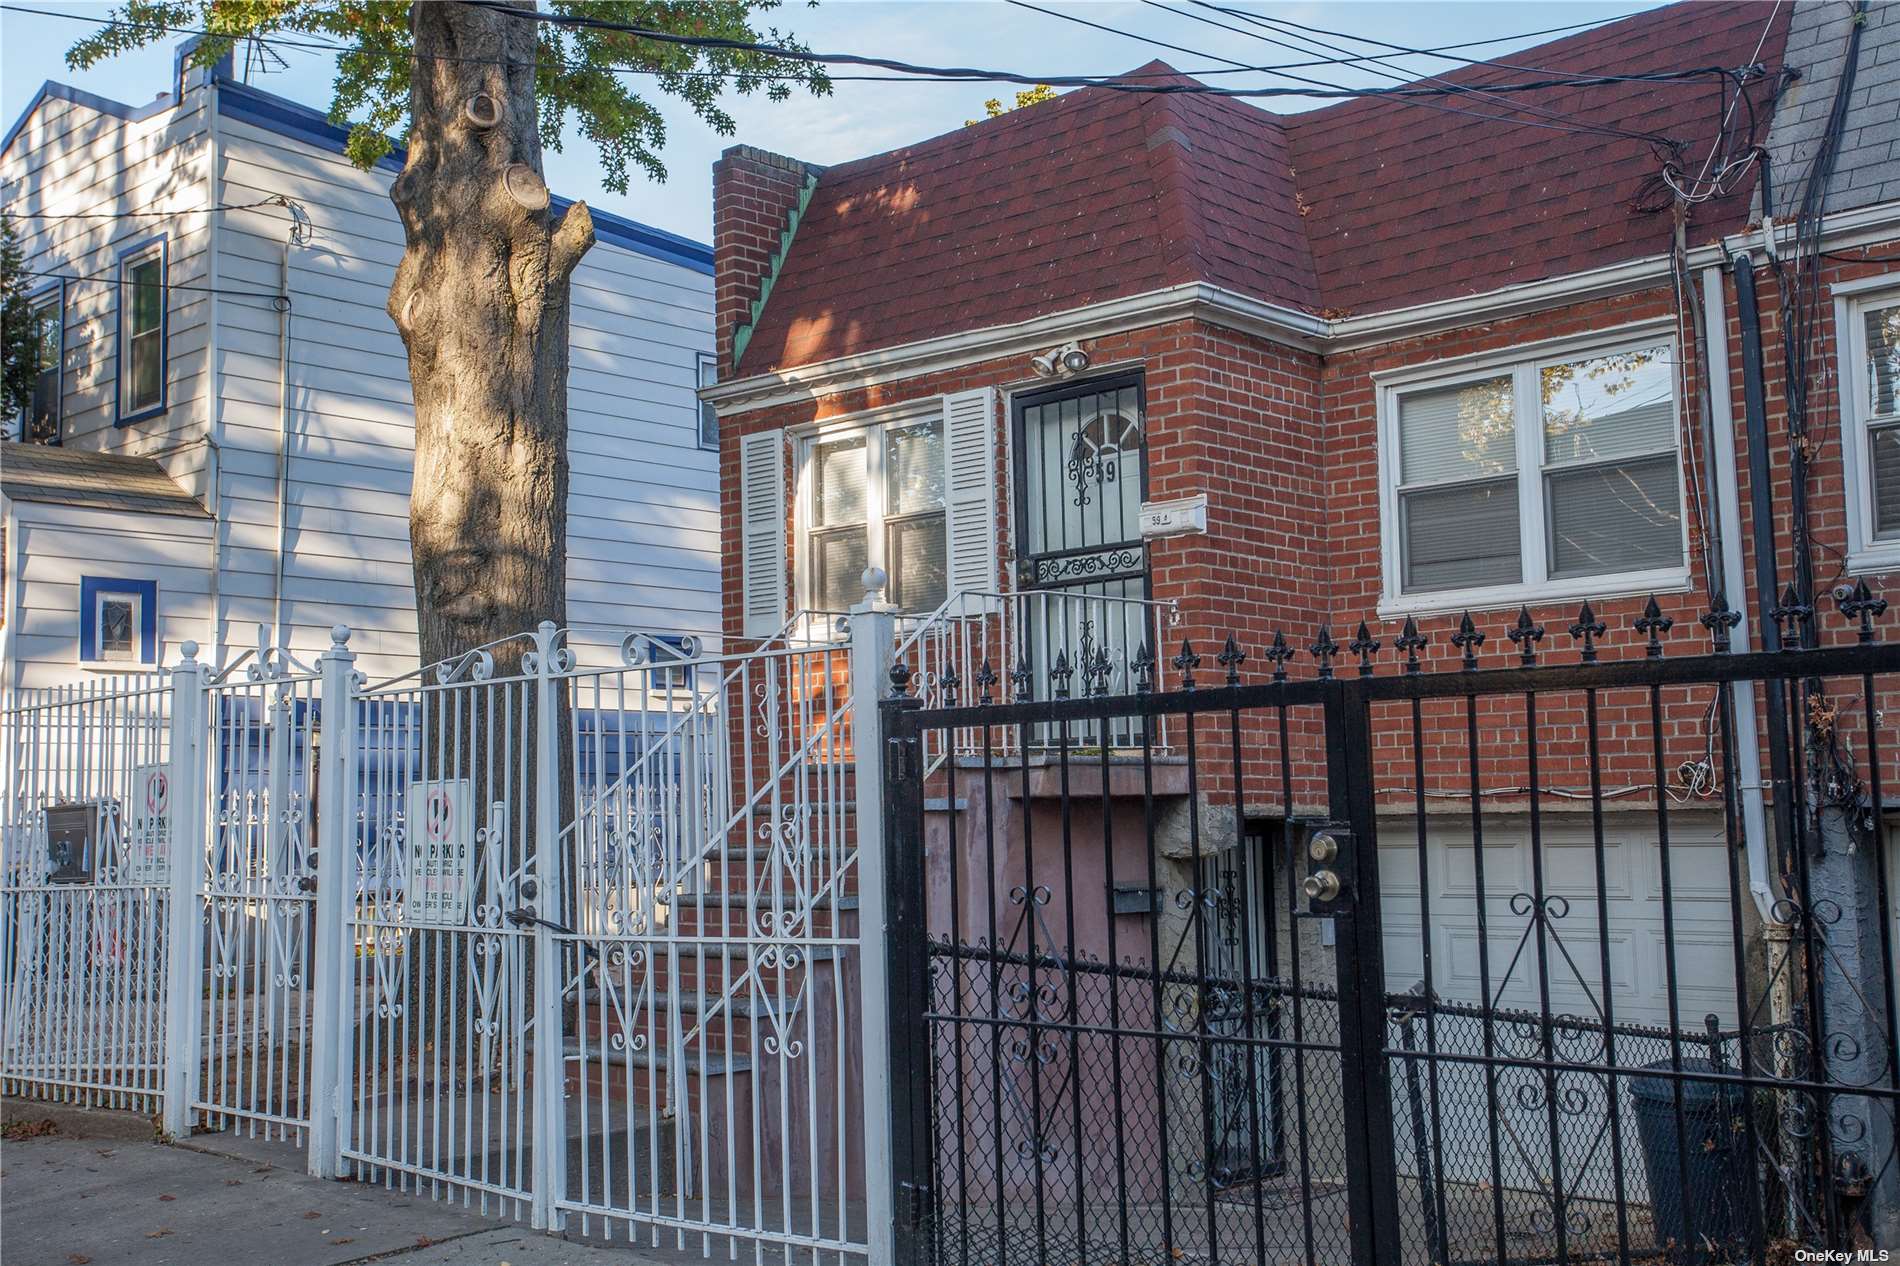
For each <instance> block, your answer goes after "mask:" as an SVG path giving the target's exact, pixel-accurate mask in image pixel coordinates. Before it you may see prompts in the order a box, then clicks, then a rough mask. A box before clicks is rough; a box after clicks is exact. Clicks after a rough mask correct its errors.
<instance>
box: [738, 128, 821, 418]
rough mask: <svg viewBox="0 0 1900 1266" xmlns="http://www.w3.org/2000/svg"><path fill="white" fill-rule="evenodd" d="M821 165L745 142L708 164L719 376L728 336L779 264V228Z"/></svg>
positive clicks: (788, 221)
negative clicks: (711, 182) (711, 201)
mask: <svg viewBox="0 0 1900 1266" xmlns="http://www.w3.org/2000/svg"><path fill="white" fill-rule="evenodd" d="M822 170H823V169H822V168H820V167H815V166H813V165H812V164H810V163H801V162H799V161H798V160H797V159H796V158H787V157H786V156H785V155H783V154H773V153H770V152H769V151H766V150H762V149H757V148H755V147H753V146H751V145H734V146H733V147H732V148H730V149H728V150H727V151H726V152H725V153H723V154H721V155H720V156H719V161H718V162H716V163H714V164H713V296H714V311H715V318H714V319H715V323H716V326H717V334H718V338H719V377H720V378H721V379H722V380H724V379H726V378H730V377H731V376H732V363H733V359H734V356H733V334H734V332H735V331H736V330H737V329H738V327H739V326H740V325H742V324H744V323H746V322H749V321H750V320H751V319H752V303H753V301H754V300H755V299H757V298H758V297H759V289H760V286H761V283H763V282H764V281H765V279H766V277H767V275H768V274H770V273H772V272H774V271H775V270H776V269H777V267H778V264H779V262H780V261H779V258H778V256H779V251H780V248H781V246H782V245H783V242H784V235H785V229H786V227H787V226H788V225H790V224H791V223H792V218H793V215H794V214H795V212H797V211H798V210H800V209H802V206H803V203H804V200H805V197H806V193H805V190H806V187H807V185H808V184H810V182H812V181H813V180H815V179H816V178H817V175H818V173H819V172H820V171H822Z"/></svg>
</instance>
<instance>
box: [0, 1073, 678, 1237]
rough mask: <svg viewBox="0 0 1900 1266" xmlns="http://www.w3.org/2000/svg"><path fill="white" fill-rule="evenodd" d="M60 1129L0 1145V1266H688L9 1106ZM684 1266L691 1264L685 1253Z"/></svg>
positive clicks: (132, 1129) (144, 1133)
mask: <svg viewBox="0 0 1900 1266" xmlns="http://www.w3.org/2000/svg"><path fill="white" fill-rule="evenodd" d="M7 1107H8V1112H7V1115H8V1117H9V1118H13V1119H16V1120H19V1119H24V1120H27V1121H33V1120H37V1119H40V1118H50V1119H53V1120H54V1121H55V1122H56V1123H57V1124H58V1126H59V1132H58V1133H54V1134H47V1135H44V1136H40V1137H31V1138H22V1137H18V1134H20V1133H22V1131H20V1130H18V1128H17V1127H16V1128H15V1130H14V1131H13V1132H12V1133H13V1134H14V1135H15V1137H13V1138H12V1139H10V1140H8V1141H0V1260H4V1261H5V1262H6V1263H7V1266H88V1264H90V1266H252V1264H253V1263H256V1264H258V1266H265V1264H269V1266H276V1264H278V1263H282V1264H283V1266H345V1263H352V1262H367V1261H378V1262H385V1261H386V1262H391V1263H394V1264H395V1266H441V1264H444V1263H454V1264H455V1266H659V1264H660V1263H677V1262H680V1261H684V1260H688V1259H687V1258H684V1257H681V1256H678V1255H673V1254H667V1253H654V1252H652V1251H649V1250H639V1249H631V1248H628V1247H625V1246H624V1245H619V1244H616V1245H614V1246H612V1247H607V1246H602V1245H599V1244H583V1243H576V1242H574V1241H571V1240H566V1239H561V1238H557V1237H554V1236H549V1235H543V1234H541V1233H540V1232H538V1231H531V1230H529V1229H528V1227H527V1226H526V1224H525V1223H516V1222H509V1221H503V1220H501V1219H499V1218H496V1217H492V1216H484V1215H482V1214H481V1213H479V1212H478V1211H476V1210H474V1209H464V1208H462V1207H461V1205H459V1204H453V1205H451V1204H449V1203H447V1202H446V1201H435V1200H430V1199H427V1198H417V1197H413V1196H405V1195H403V1194H401V1193H400V1192H394V1191H386V1190H384V1189H383V1188H380V1187H367V1186H359V1185H356V1184H353V1183H344V1182H323V1181H320V1180H318V1179H315V1178H311V1177H310V1176H309V1175H307V1174H306V1173H304V1171H303V1167H302V1166H303V1158H302V1154H301V1152H299V1151H297V1150H296V1149H294V1148H291V1147H288V1146H283V1145H270V1146H262V1145H260V1144H258V1143H256V1142H246V1143H244V1144H242V1145H239V1146H221V1145H220V1142H221V1141H220V1138H219V1136H216V1135H212V1136H209V1137H201V1138H196V1139H193V1140H192V1143H191V1144H190V1145H188V1146H176V1147H174V1146H168V1145H166V1144H163V1143H157V1142H153V1141H152V1131H151V1126H150V1124H149V1123H148V1122H146V1121H144V1120H142V1119H140V1118H137V1117H130V1116H127V1115H125V1114H118V1113H91V1112H85V1113H82V1112H73V1111H70V1110H58V1109H50V1108H49V1109H46V1110H44V1111H41V1110H40V1109H39V1108H38V1107H37V1106H36V1105H20V1104H17V1103H9V1104H8V1105H7ZM692 1260H698V1258H697V1255H696V1254H695V1255H694V1256H693V1258H692Z"/></svg>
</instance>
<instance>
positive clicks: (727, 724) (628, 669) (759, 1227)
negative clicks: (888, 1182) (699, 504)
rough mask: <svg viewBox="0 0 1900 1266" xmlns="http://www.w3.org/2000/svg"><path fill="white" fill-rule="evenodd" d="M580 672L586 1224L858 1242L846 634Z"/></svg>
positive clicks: (786, 1247)
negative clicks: (839, 638) (838, 639)
mask: <svg viewBox="0 0 1900 1266" xmlns="http://www.w3.org/2000/svg"><path fill="white" fill-rule="evenodd" d="M625 650H626V651H627V654H626V655H625V656H624V658H625V660H626V661H627V662H625V663H623V664H620V665H616V666H613V667H611V668H604V669H586V668H582V669H577V670H571V671H569V672H567V674H566V677H567V680H566V689H567V690H568V692H569V694H568V697H569V699H570V701H571V705H572V706H571V710H570V717H569V725H570V732H569V735H568V737H569V739H570V741H571V743H572V750H573V751H574V752H575V754H576V755H575V760H574V763H573V769H572V771H571V778H572V789H573V790H572V803H573V805H574V810H575V811H574V813H573V815H572V817H571V818H570V819H569V820H568V822H567V823H566V824H565V825H564V827H563V828H562V831H561V837H560V840H561V843H560V852H561V855H562V857H563V860H564V864H568V865H570V867H571V870H570V874H569V883H568V885H567V887H566V890H565V901H564V903H563V904H564V916H563V917H564V920H565V921H566V922H567V925H568V926H567V928H565V929H563V931H562V932H561V933H560V934H559V935H558V937H557V940H558V941H559V943H560V945H561V948H562V958H561V963H562V967H563V972H562V981H563V987H564V989H565V990H566V996H565V997H564V998H563V1006H562V1012H563V1015H564V1017H566V1018H567V1022H568V1032H569V1035H570V1036H569V1040H568V1042H569V1044H568V1057H569V1058H568V1096H569V1097H568V1104H569V1111H568V1117H567V1121H566V1123H565V1124H566V1126H567V1129H568V1137H569V1140H570V1148H569V1152H570V1161H569V1172H568V1174H567V1185H566V1191H565V1193H564V1195H563V1198H562V1199H561V1201H560V1202H559V1207H560V1208H561V1209H562V1210H564V1211H566V1212H568V1213H572V1214H578V1215H579V1223H580V1228H581V1229H582V1230H583V1231H592V1230H596V1229H598V1230H600V1231H603V1232H605V1233H606V1234H607V1235H609V1236H612V1235H614V1234H616V1232H618V1233H620V1234H624V1235H626V1236H627V1237H628V1238H629V1239H636V1238H645V1239H646V1240H648V1242H650V1243H653V1244H658V1243H660V1242H661V1241H662V1240H668V1241H671V1242H672V1243H673V1244H674V1245H675V1246H676V1247H679V1248H687V1247H692V1246H696V1247H699V1248H700V1249H702V1250H703V1251H705V1252H708V1253H710V1252H714V1251H718V1252H721V1253H722V1254H723V1253H730V1252H733V1251H736V1250H737V1249H738V1248H740V1247H742V1246H746V1247H751V1246H756V1245H760V1244H769V1245H772V1246H776V1247H777V1248H779V1249H780V1250H781V1251H783V1252H785V1253H787V1255H788V1256H789V1257H792V1258H794V1259H799V1260H805V1259H809V1260H814V1261H816V1260H820V1259H829V1260H837V1259H838V1258H839V1257H841V1256H843V1255H847V1254H852V1255H855V1254H860V1253H862V1252H863V1251H864V1245H865V1236H866V1232H865V1224H864V1214H863V1206H862V1192H863V1187H864V1158H863V1155H862V1147H861V1143H860V1142H859V1140H861V1139H862V1138H863V1136H864V1134H863V1121H864V1115H863V1089H862V1074H861V1058H860V1050H859V1046H858V1043H857V1041H856V1032H857V1029H856V1018H857V1016H856V1005H855V1004H856V999H857V983H858V980H859V971H860V963H859V958H858V948H859V941H858V927H857V916H858V899H857V889H858V867H857V856H858V855H857V845H858V841H857V835H856V830H855V818H854V807H855V802H854V796H855V792H856V784H855V779H854V776H853V749H852V735H851V702H850V699H851V696H850V690H849V662H848V661H849V657H850V656H849V648H848V647H847V646H845V645H844V644H827V645H817V646H812V645H802V646H801V645H774V646H769V647H767V648H766V649H763V650H760V651H757V652H754V653H751V654H748V655H745V656H735V657H706V658H689V657H683V656H678V655H674V654H669V653H668V652H667V649H666V648H665V647H664V646H663V645H661V644H657V643H646V644H642V643H641V642H640V641H639V640H637V639H636V640H630V642H629V643H628V644H627V646H626V647H625Z"/></svg>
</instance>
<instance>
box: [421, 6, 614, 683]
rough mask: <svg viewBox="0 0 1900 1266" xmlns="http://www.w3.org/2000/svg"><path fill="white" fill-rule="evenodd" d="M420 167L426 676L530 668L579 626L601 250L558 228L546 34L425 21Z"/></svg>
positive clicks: (457, 20) (574, 223)
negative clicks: (576, 323)
mask: <svg viewBox="0 0 1900 1266" xmlns="http://www.w3.org/2000/svg"><path fill="white" fill-rule="evenodd" d="M410 24H411V28H412V30H413V33H414V41H415V52H416V64H415V68H414V70H413V72H412V74H411V87H410V111H411V118H412V130H411V132H410V136H409V153H408V161H407V162H406V163H405V164H404V166H403V170H402V174H401V175H400V176H398V177H397V178H396V182H395V186H394V188H393V189H392V190H391V191H390V196H391V198H392V200H393V201H394V202H395V204H396V209H397V211H398V212H399V213H400V215H401V217H402V224H403V233H404V236H405V239H406V243H407V249H406V250H405V251H404V253H403V258H402V263H401V264H400V265H398V267H397V269H396V280H395V282H394V284H393V285H392V286H391V287H390V291H389V315H390V317H391V318H392V319H393V320H394V321H395V323H396V328H397V330H398V331H399V332H400V333H401V334H402V340H403V345H404V346H405V347H406V348H407V349H408V352H409V382H410V387H411V391H412V394H413V396H414V399H415V419H416V449H415V476H414V483H413V485H412V490H411V493H410V500H409V536H410V544H411V548H412V550H413V553H414V559H415V589H416V623H417V630H418V634H419V640H420V643H421V652H422V661H421V662H422V663H424V664H430V663H434V662H436V661H438V660H443V659H447V658H450V657H452V656H455V655H459V654H461V653H463V652H466V651H468V650H471V649H473V648H475V647H477V646H481V645H483V644H485V643H490V642H495V641H497V640H498V639H502V638H511V639H512V640H510V641H508V642H506V643H504V644H502V645H498V646H495V647H494V648H493V650H494V654H495V659H496V670H497V673H498V674H501V673H512V672H514V671H516V670H517V669H518V667H519V663H520V658H521V654H522V652H523V651H524V650H526V649H527V643H526V642H525V640H523V639H520V638H516V637H514V635H515V634H520V633H525V632H527V631H530V630H532V629H533V628H534V627H535V625H536V624H537V623H538V622H540V621H542V620H552V621H554V622H555V623H556V624H559V625H565V624H566V622H567V593H566V580H567V566H566V557H567V338H568V291H569V285H568V283H569V278H570V277H571V276H572V274H573V272H574V268H575V266H576V265H577V264H579V262H580V259H581V256H582V255H583V254H585V253H586V251H587V249H588V248H589V247H590V246H592V245H593V244H594V223H593V218H592V216H590V215H589V214H588V211H587V207H586V205H585V204H584V203H578V202H577V203H574V204H573V205H572V206H570V207H569V208H568V209H567V212H566V214H564V215H562V216H560V217H559V219H558V221H557V220H556V218H555V217H554V216H553V215H552V214H551V212H550V209H549V200H548V189H547V184H546V182H545V180H544V179H543V178H542V171H541V138H540V133H539V130H538V126H537V118H536V109H535V93H534V63H535V56H536V40H535V36H536V32H535V24H534V23H533V22H531V21H528V20H525V19H522V18H517V17H508V16H505V15H503V14H500V13H497V12H496V11H494V10H493V9H489V8H486V7H482V6H478V5H470V4H462V3H440V2H435V3H418V4H415V5H412V6H411V9H410Z"/></svg>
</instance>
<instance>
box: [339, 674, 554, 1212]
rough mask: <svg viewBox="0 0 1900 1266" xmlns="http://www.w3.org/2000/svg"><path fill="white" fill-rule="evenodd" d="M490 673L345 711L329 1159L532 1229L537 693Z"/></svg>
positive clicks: (387, 693)
mask: <svg viewBox="0 0 1900 1266" xmlns="http://www.w3.org/2000/svg"><path fill="white" fill-rule="evenodd" d="M533 661H534V656H533V653H532V652H530V653H529V655H528V656H527V663H526V667H527V669H528V670H529V672H530V673H532V671H533ZM492 663H493V660H492V658H491V657H489V656H487V655H474V656H469V657H467V658H465V659H463V660H461V661H459V662H457V663H456V664H453V665H445V666H442V667H440V668H430V669H425V670H423V671H421V672H418V673H412V674H409V675H407V676H404V677H401V678H397V679H395V680H393V681H390V682H386V683H381V684H378V685H376V686H373V687H370V688H368V689H366V690H364V691H362V692H361V693H360V694H359V695H358V696H357V697H356V699H355V701H354V704H353V706H352V709H351V713H352V715H351V724H352V727H353V731H354V738H353V742H352V743H351V745H350V753H351V758H352V759H351V766H352V767H351V768H350V769H349V770H348V771H347V772H346V774H345V795H346V797H347V802H348V804H349V814H348V815H349V817H350V818H351V819H352V820H353V822H354V824H355V831H354V832H353V835H352V838H351V839H350V842H349V845H348V846H349V847H350V848H351V850H352V856H351V857H350V858H348V859H347V861H348V863H349V864H348V867H347V870H346V873H348V874H350V875H351V876H352V880H353V881H352V882H351V883H350V884H349V886H348V890H347V891H345V892H344V893H342V894H340V896H341V897H342V898H343V899H344V901H345V904H346V907H347V913H346V922H345V927H344V934H343V937H342V938H341V939H342V945H343V949H344V952H345V954H346V955H347V957H348V965H347V967H346V968H345V971H344V973H343V976H342V979H343V981H344V989H343V993H344V1001H343V1012H344V1017H345V1021H344V1024H343V1027H342V1034H343V1037H344V1039H345V1041H346V1049H345V1050H344V1052H343V1065H342V1070H341V1071H342V1076H341V1084H342V1087H343V1089H342V1091H341V1104H340V1107H341V1108H342V1110H343V1116H342V1118H341V1119H342V1121H343V1122H344V1125H343V1128H342V1131H341V1137H342V1156H343V1159H344V1161H345V1164H346V1166H347V1167H348V1171H349V1172H350V1173H352V1174H353V1175H354V1176H355V1177H356V1178H358V1179H359V1180H362V1181H369V1182H379V1183H382V1184H384V1185H386V1186H390V1187H394V1188H398V1189H401V1190H405V1191H425V1192H427V1193H429V1194H431V1195H436V1196H448V1197H456V1198H463V1199H468V1200H472V1201H473V1202H474V1203H476V1204H477V1205H479V1207H480V1208H482V1209H483V1210H484V1211H494V1212H497V1213H502V1214H506V1215H510V1216H516V1217H519V1216H521V1215H522V1214H523V1213H532V1214H533V1220H534V1223H535V1225H537V1226H545V1225H547V1224H548V1223H547V1217H546V1203H545V1197H544V1196H538V1195H537V1193H540V1192H542V1191H544V1190H545V1186H546V1179H545V1176H544V1175H543V1174H541V1173H540V1171H539V1169H538V1167H537V1163H536V1162H537V1160H538V1159H539V1160H542V1161H545V1160H546V1157H544V1156H540V1155H539V1153H540V1152H542V1151H544V1150H545V1146H544V1143H545V1140H546V1131H545V1129H544V1123H543V1121H542V1117H543V1116H544V1114H545V1112H546V1110H547V1106H546V1105H542V1104H537V1102H536V1099H535V1096H536V1094H537V1093H543V1094H550V1093H552V1094H558V1088H559V1070H560V1059H559V1051H560V1040H559V1039H560V1033H559V1028H558V1021H556V1022H554V1023H553V1024H550V1023H548V1021H547V1018H546V1017H544V1016H543V1015H542V1014H541V1013H540V1012H538V1011H537V1010H536V1008H535V1007H534V1005H533V999H534V996H535V985H536V979H535V977H536V969H537V967H538V966H539V963H538V961H537V957H538V956H537V945H538V944H544V938H542V937H541V936H540V935H538V934H537V932H536V930H535V925H534V924H532V923H531V922H527V921H525V919H524V918H523V916H524V915H526V914H530V913H532V911H533V910H534V908H535V905H536V897H537V896H538V893H539V891H540V890H541V887H542V886H543V885H547V886H549V887H551V884H550V882H549V881H550V877H549V876H548V875H546V874H543V873H542V872H541V870H540V867H539V864H538V850H537V848H536V844H535V841H536V840H537V838H538V837H537V833H536V829H535V828H536V822H535V818H534V814H535V811H536V806H535V803H534V795H535V790H536V788H535V778H534V770H535V764H534V762H535V760H536V759H537V758H538V753H537V747H536V740H535V731H536V726H537V709H538V707H540V706H541V705H543V704H544V703H545V698H544V697H543V692H542V687H541V686H540V684H539V683H538V682H537V680H536V679H535V677H534V676H532V675H512V676H501V677H495V676H493V675H492V672H491V671H490V670H491V668H492ZM511 916H513V917H511ZM550 1031H552V1032H553V1035H554V1036H553V1037H552V1038H550V1039H548V1040H545V1041H544V1040H543V1039H542V1035H543V1034H545V1033H548V1032H550ZM550 1076H552V1077H553V1078H554V1081H553V1083H552V1084H553V1090H552V1091H550V1090H549V1088H548V1085H547V1079H548V1078H549V1077H550ZM555 1102H556V1103H558V1099H557V1100H556V1101H555Z"/></svg>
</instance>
